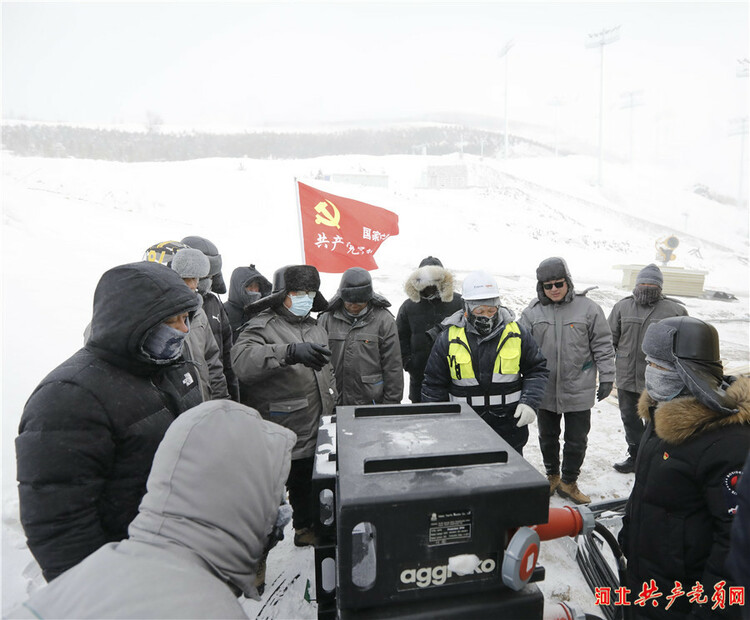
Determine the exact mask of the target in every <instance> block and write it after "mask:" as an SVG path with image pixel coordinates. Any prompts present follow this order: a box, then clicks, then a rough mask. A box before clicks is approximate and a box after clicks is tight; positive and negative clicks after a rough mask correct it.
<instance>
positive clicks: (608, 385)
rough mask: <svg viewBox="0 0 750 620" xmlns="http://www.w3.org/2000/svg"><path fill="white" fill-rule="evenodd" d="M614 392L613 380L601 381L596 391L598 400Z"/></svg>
mask: <svg viewBox="0 0 750 620" xmlns="http://www.w3.org/2000/svg"><path fill="white" fill-rule="evenodd" d="M611 392H612V382H611V381H601V382H599V389H598V390H597V391H596V400H604V399H605V398H607V396H609V395H610V393H611Z"/></svg>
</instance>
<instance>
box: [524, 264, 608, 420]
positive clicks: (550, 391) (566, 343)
mask: <svg viewBox="0 0 750 620" xmlns="http://www.w3.org/2000/svg"><path fill="white" fill-rule="evenodd" d="M558 260H560V261H561V262H562V265H564V269H565V273H566V276H565V279H566V280H567V283H568V292H567V294H566V295H565V297H564V299H563V300H562V301H561V302H560V303H552V302H551V300H550V299H549V298H547V296H546V295H545V294H544V289H543V288H542V285H541V281H540V282H539V283H538V285H537V299H535V300H533V301H532V302H531V303H530V304H529V305H528V306H527V307H526V309H525V310H524V311H523V312H522V313H521V318H520V319H519V323H521V325H523V326H524V327H526V328H527V329H528V330H530V331H531V333H532V334H533V335H534V338H535V339H536V341H537V343H539V348H540V349H541V350H542V354H543V355H544V357H545V358H546V359H547V368H549V373H550V374H549V381H548V382H547V389H546V391H545V393H544V398H543V399H542V403H541V408H542V409H546V410H547V411H555V412H557V413H566V412H569V411H584V410H586V409H591V407H592V406H593V405H594V403H595V401H596V378H597V371H598V373H599V382H614V380H615V360H614V358H615V351H614V348H613V347H612V333H611V332H610V329H609V325H608V324H607V319H606V318H605V317H604V312H603V310H602V309H601V306H599V304H597V303H596V302H594V301H591V300H590V299H588V298H587V297H586V293H587V292H588V291H584V292H583V293H576V292H575V289H574V287H573V281H572V279H571V278H570V273H569V272H568V268H567V265H566V264H565V262H564V261H562V259H558Z"/></svg>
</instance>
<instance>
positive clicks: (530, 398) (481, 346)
mask: <svg viewBox="0 0 750 620" xmlns="http://www.w3.org/2000/svg"><path fill="white" fill-rule="evenodd" d="M498 314H499V316H500V319H499V322H498V326H497V327H496V329H495V330H494V331H493V335H492V336H491V337H488V338H485V339H482V340H481V342H480V337H479V335H478V334H477V333H476V332H475V331H473V329H472V328H471V327H470V326H469V325H468V321H467V320H466V317H465V316H464V312H463V311H458V312H456V313H454V314H452V315H451V316H450V317H448V318H447V319H445V321H443V324H442V325H443V327H445V329H443V331H441V332H440V335H439V336H438V338H437V340H436V341H435V346H434V347H433V348H432V353H430V359H429V360H428V362H427V368H425V373H424V383H423V384H422V401H423V402H445V401H449V400H451V398H450V391H451V386H452V381H451V374H450V367H449V366H448V347H449V337H450V332H449V327H450V326H451V325H455V326H457V327H463V328H465V330H466V336H467V339H468V342H469V346H470V348H471V363H472V367H473V368H474V374H475V375H476V377H477V379H478V381H479V383H480V385H482V386H489V385H490V384H491V382H492V371H493V368H494V365H495V359H496V358H497V345H498V343H499V340H500V335H501V333H502V331H503V329H504V328H505V326H506V325H507V324H508V323H509V322H511V321H512V320H513V314H512V312H511V311H510V310H508V309H507V308H505V307H503V306H501V307H500V309H499V312H498ZM518 327H519V330H520V334H521V360H520V371H521V372H520V374H521V380H522V385H521V398H520V400H519V401H517V402H513V403H510V404H504V405H490V406H476V405H472V408H473V409H474V410H475V411H476V412H477V413H478V414H479V415H480V416H481V417H483V418H485V419H486V420H487V419H490V418H491V417H492V416H498V417H508V416H510V415H512V414H513V413H514V412H515V410H516V407H517V406H518V404H519V403H523V404H525V405H528V406H529V407H531V408H532V409H534V410H535V411H536V409H538V407H539V402H540V401H541V399H542V395H543V394H544V386H545V385H546V383H547V376H548V374H549V371H548V370H547V367H546V365H545V361H544V357H543V356H542V354H541V352H540V351H539V347H538V346H537V344H536V342H535V341H534V338H533V337H532V336H531V334H530V333H529V332H528V330H527V329H526V328H525V327H524V326H523V325H519V326H518ZM488 414H489V418H488Z"/></svg>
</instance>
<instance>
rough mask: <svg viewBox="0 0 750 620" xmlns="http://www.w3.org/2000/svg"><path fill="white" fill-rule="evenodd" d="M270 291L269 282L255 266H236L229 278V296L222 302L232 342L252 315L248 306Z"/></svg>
mask: <svg viewBox="0 0 750 620" xmlns="http://www.w3.org/2000/svg"><path fill="white" fill-rule="evenodd" d="M270 293H271V283H270V282H269V281H268V279H267V278H266V277H265V276H264V275H263V274H262V273H260V271H258V270H257V269H256V268H255V265H250V266H249V267H244V266H243V267H237V268H236V269H235V270H234V271H233V272H232V277H231V278H230V279H229V296H228V298H227V301H225V302H224V310H225V311H226V313H227V317H228V318H229V324H230V326H231V327H232V342H233V343H234V342H235V341H236V340H237V337H238V336H239V335H240V332H239V329H240V327H242V326H243V325H244V324H245V323H247V322H248V321H249V320H250V318H251V317H252V316H254V315H253V313H252V312H250V310H248V306H249V305H250V304H252V303H255V302H256V301H258V300H259V299H260V298H261V297H265V296H266V295H269V294H270Z"/></svg>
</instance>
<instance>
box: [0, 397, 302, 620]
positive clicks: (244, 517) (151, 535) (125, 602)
mask: <svg viewBox="0 0 750 620" xmlns="http://www.w3.org/2000/svg"><path fill="white" fill-rule="evenodd" d="M294 442H295V436H294V433H292V432H291V431H289V430H287V429H285V428H282V427H281V426H278V425H277V424H272V423H270V422H265V421H263V420H262V419H261V417H260V416H259V415H258V412H257V411H255V410H253V409H250V408H248V407H245V406H243V405H240V404H237V403H234V402H232V401H229V400H220V401H210V402H206V403H203V404H202V405H199V406H197V407H194V408H193V409H191V410H190V411H187V412H185V413H184V414H182V415H181V416H180V417H179V418H178V419H177V420H176V421H175V422H174V424H172V426H170V428H169V430H167V432H166V434H165V436H164V439H163V441H162V442H161V444H160V445H159V449H158V450H157V451H156V455H155V456H154V463H153V467H152V469H151V474H150V475H149V477H148V492H147V493H146V496H145V497H144V498H143V502H141V506H140V509H139V512H138V515H137V516H136V517H135V519H134V521H133V522H132V523H131V524H130V528H129V529H128V534H129V537H128V538H127V539H125V540H123V541H121V542H112V543H109V544H107V545H104V546H103V547H101V548H100V549H99V550H98V551H96V552H95V553H93V554H92V555H90V556H89V557H88V558H86V559H85V560H83V561H82V562H81V563H80V564H78V565H77V566H75V567H73V568H71V569H70V570H69V571H67V572H66V573H65V574H64V575H61V576H60V577H58V578H57V579H55V580H54V581H53V582H52V583H50V584H48V585H47V586H45V587H43V588H41V589H40V590H38V591H37V592H35V593H34V594H33V595H32V596H31V597H30V598H29V599H28V600H27V601H26V602H24V603H22V604H21V605H20V606H19V607H17V608H16V609H14V610H12V611H11V612H10V613H9V614H8V616H7V617H9V618H241V619H244V618H246V617H247V616H246V614H245V613H244V612H243V610H242V607H241V605H240V602H239V601H238V598H237V597H238V596H239V595H240V594H243V595H244V596H246V597H248V598H254V599H256V600H257V599H259V598H260V597H259V596H258V591H257V589H256V576H255V573H256V567H257V566H258V564H259V562H260V561H261V558H262V556H263V555H264V551H265V550H267V549H268V548H269V546H271V545H272V544H273V543H274V542H275V540H276V539H277V538H278V529H279V527H280V526H281V523H280V517H282V509H281V507H280V506H283V504H281V502H282V497H283V493H284V481H285V480H286V477H287V474H288V472H289V463H290V455H291V450H292V446H293V445H294ZM287 519H288V513H287ZM283 520H284V519H283V518H282V519H281V521H282V522H283Z"/></svg>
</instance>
